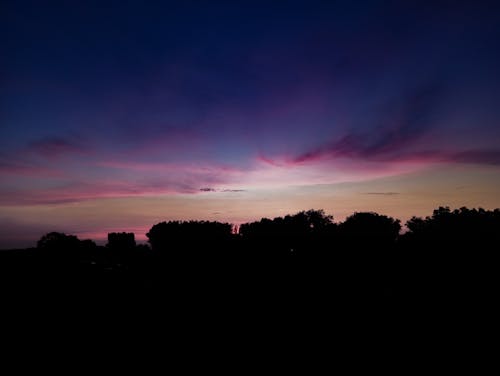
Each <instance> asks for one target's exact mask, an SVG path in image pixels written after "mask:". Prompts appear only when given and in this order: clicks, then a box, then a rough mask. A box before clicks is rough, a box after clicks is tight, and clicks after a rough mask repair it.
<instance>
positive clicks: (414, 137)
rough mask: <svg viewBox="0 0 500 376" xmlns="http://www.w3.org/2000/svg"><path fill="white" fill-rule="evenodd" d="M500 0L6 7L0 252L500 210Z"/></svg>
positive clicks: (0, 99) (1, 18) (1, 61)
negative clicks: (113, 238) (127, 235)
mask: <svg viewBox="0 0 500 376" xmlns="http://www.w3.org/2000/svg"><path fill="white" fill-rule="evenodd" d="M499 67H500V3H498V2H496V1H478V0H476V1H460V0H457V1H444V0H434V1H311V0H308V1H271V0H267V1H258V0H253V1H177V2H168V1H163V2H148V1H85V2H77V1H43V2H41V1H32V2H31V1H2V3H1V4H0V248H8V247H25V246H33V245H34V244H35V242H36V240H37V239H39V238H40V237H41V235H43V234H44V233H46V232H49V231H61V232H66V233H71V234H75V235H78V236H79V237H80V238H92V239H94V240H98V241H99V240H102V239H104V238H105V237H106V234H107V232H111V231H134V232H135V233H136V237H137V238H138V239H139V240H140V239H144V238H145V236H144V234H145V232H147V230H148V229H149V228H150V227H151V226H152V225H153V224H155V223H157V222H159V221H163V220H170V219H207V220H219V221H224V222H226V221H227V222H232V223H242V222H247V221H253V220H258V219H260V218H261V217H265V216H266V217H274V216H278V215H284V214H288V213H290V214H292V213H295V212H297V211H300V210H307V209H311V208H315V209H325V211H326V212H327V213H329V214H332V215H333V216H334V218H335V220H337V221H340V220H343V219H344V218H345V217H346V216H347V215H350V214H352V213H353V212H355V211H377V212H379V213H381V214H386V215H391V216H394V217H396V218H399V219H401V220H403V221H405V220H406V219H408V218H409V217H411V216H412V215H419V216H423V215H428V214H430V213H431V211H432V209H433V208H436V207H437V206H439V205H449V206H451V207H460V206H468V207H478V206H481V207H484V208H488V209H492V208H496V207H500V69H499Z"/></svg>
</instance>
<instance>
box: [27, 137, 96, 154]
mask: <svg viewBox="0 0 500 376" xmlns="http://www.w3.org/2000/svg"><path fill="white" fill-rule="evenodd" d="M28 149H29V150H31V151H33V152H35V153H37V154H39V155H41V156H43V157H46V158H50V159H52V158H60V157H62V156H66V155H71V154H80V155H82V154H86V153H87V152H89V148H88V146H84V145H83V144H81V143H80V142H76V141H73V140H70V139H68V138H63V137H48V138H44V139H41V140H38V141H34V142H32V143H31V144H29V146H28Z"/></svg>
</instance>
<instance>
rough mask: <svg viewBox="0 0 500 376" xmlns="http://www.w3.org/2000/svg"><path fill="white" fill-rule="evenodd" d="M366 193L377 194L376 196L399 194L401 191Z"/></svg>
mask: <svg viewBox="0 0 500 376" xmlns="http://www.w3.org/2000/svg"><path fill="white" fill-rule="evenodd" d="M364 194H365V195H375V196H395V195H399V192H366V193H364Z"/></svg>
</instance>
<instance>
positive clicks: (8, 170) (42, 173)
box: [0, 160, 61, 177]
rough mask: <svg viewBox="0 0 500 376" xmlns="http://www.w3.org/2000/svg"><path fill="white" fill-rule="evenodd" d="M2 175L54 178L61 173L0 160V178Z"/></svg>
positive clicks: (23, 163)
mask: <svg viewBox="0 0 500 376" xmlns="http://www.w3.org/2000/svg"><path fill="white" fill-rule="evenodd" d="M2 175H18V176H34V177H54V176H60V175H61V171H59V170H57V169H53V168H49V167H44V166H39V165H36V164H33V163H27V162H15V161H11V160H4V161H2V160H0V177H1V176H2Z"/></svg>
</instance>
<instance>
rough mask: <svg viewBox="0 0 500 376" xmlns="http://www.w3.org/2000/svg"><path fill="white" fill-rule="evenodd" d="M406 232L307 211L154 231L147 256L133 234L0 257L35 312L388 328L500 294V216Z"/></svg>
mask: <svg viewBox="0 0 500 376" xmlns="http://www.w3.org/2000/svg"><path fill="white" fill-rule="evenodd" d="M406 227H407V232H406V233H404V234H403V235H400V234H399V233H400V230H401V225H400V223H399V221H398V220H396V219H393V218H390V217H387V216H384V215H380V214H377V213H355V214H353V215H352V216H350V217H348V218H347V219H346V220H345V221H343V222H341V223H338V224H337V223H334V221H333V218H332V217H331V216H329V215H326V214H325V213H324V212H323V211H321V210H309V211H303V212H299V213H296V214H294V215H287V216H285V217H278V218H274V219H267V218H263V219H261V220H260V221H257V222H252V223H246V224H243V225H241V226H240V228H239V233H234V231H233V228H232V226H231V225H230V224H228V223H220V222H207V221H184V222H183V221H170V222H161V223H158V224H155V225H154V226H152V227H151V229H150V230H149V232H148V233H147V237H148V239H149V244H150V245H151V248H150V247H149V246H148V245H144V244H139V245H137V244H136V242H135V237H134V234H131V233H110V234H109V236H108V244H107V246H106V247H99V246H96V244H95V243H94V242H92V241H90V240H79V239H78V238H77V237H75V236H72V235H66V234H62V233H56V232H52V233H49V234H46V235H44V236H43V237H42V238H41V239H40V240H39V242H38V244H37V248H33V249H28V250H17V251H2V252H0V278H1V281H0V282H1V288H2V291H1V292H2V297H3V298H4V301H5V297H6V296H9V295H10V296H13V297H16V299H17V298H19V299H20V297H22V299H23V300H24V301H36V302H39V303H38V304H39V305H44V304H46V302H47V301H50V299H54V298H55V299H57V300H58V301H59V302H61V301H63V302H68V301H70V300H75V301H77V302H79V303H78V304H83V305H84V306H85V307H87V308H88V307H101V306H104V307H106V306H108V307H109V306H110V305H115V304H118V303H119V304H120V307H122V308H123V309H124V310H127V309H128V308H127V307H129V308H130V306H129V305H131V306H133V307H136V308H137V307H141V309H144V311H145V312H148V314H150V313H151V312H166V311H165V309H164V308H160V307H168V308H167V310H168V314H172V313H174V314H175V315H177V320H181V321H182V320H185V319H188V320H190V322H197V320H200V319H201V316H200V314H201V312H203V315H205V317H204V318H203V320H206V319H207V317H211V316H210V312H217V314H215V313H214V315H217V316H213V317H211V319H213V320H217V319H220V317H227V316H224V315H226V314H229V313H228V312H231V313H230V315H231V317H232V319H233V320H236V318H237V317H239V316H238V315H241V314H244V315H246V316H247V317H254V318H256V317H262V315H263V312H266V313H265V315H271V316H265V317H267V319H270V320H277V321H280V320H284V321H286V322H289V321H288V319H287V318H288V317H290V320H291V318H294V320H297V319H299V316H298V315H299V314H298V312H302V313H301V315H305V316H304V317H308V319H309V320H312V321H311V322H310V325H314V323H315V321H316V320H319V322H322V323H323V324H324V323H325V322H331V320H332V319H331V317H332V315H338V314H343V315H344V320H353V319H355V320H357V321H358V322H363V320H367V319H368V316H366V314H365V313H366V312H370V314H371V316H370V319H371V320H372V319H373V318H374V315H376V314H377V313H376V312H379V313H380V315H381V316H380V317H379V319H380V320H381V321H380V322H385V323H386V324H387V323H388V322H389V321H390V320H392V319H394V317H395V316H394V315H400V317H405V314H406V313H408V312H412V313H414V312H424V311H425V310H429V309H432V310H436V309H438V307H441V308H442V307H445V306H450V307H457V305H461V306H463V305H466V306H474V307H476V308H477V307H484V306H485V305H486V304H489V303H488V302H491V301H492V300H491V297H492V296H496V295H497V293H498V291H497V288H496V286H497V283H496V275H497V271H496V267H497V261H496V253H497V252H498V249H499V244H500V210H498V209H497V210H494V211H489V210H483V209H467V208H461V209H458V210H453V211H452V210H450V209H449V208H438V209H437V210H435V211H434V213H433V214H432V216H430V217H426V218H412V219H411V220H410V221H408V222H407V224H406ZM96 309H97V308H96ZM99 309H101V308H99ZM481 309H484V308H481ZM405 312H406V313H405ZM422 314H424V315H425V312H424V313H422ZM207 315H208V316H207ZM220 315H222V316H220ZM273 315H275V316H273ZM301 317H302V316H301ZM313 317H314V319H313ZM391 318H392V319H391ZM267 319H266V320H267ZM377 325H378V324H377Z"/></svg>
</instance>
